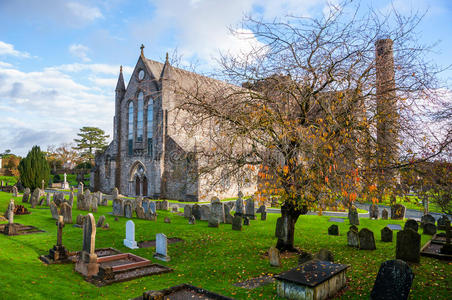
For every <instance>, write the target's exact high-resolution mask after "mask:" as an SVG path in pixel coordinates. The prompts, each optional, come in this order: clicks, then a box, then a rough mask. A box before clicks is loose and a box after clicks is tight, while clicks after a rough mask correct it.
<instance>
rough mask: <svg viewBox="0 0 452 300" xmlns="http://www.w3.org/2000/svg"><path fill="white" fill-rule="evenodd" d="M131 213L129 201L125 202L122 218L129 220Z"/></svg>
mask: <svg viewBox="0 0 452 300" xmlns="http://www.w3.org/2000/svg"><path fill="white" fill-rule="evenodd" d="M132 212H133V210H132V203H131V202H130V201H126V202H125V203H124V217H126V218H128V219H131V218H132V216H133V214H132Z"/></svg>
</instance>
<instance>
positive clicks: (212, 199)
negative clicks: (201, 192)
mask: <svg viewBox="0 0 452 300" xmlns="http://www.w3.org/2000/svg"><path fill="white" fill-rule="evenodd" d="M216 202H220V198H218V197H212V198H211V199H210V203H211V204H212V203H216Z"/></svg>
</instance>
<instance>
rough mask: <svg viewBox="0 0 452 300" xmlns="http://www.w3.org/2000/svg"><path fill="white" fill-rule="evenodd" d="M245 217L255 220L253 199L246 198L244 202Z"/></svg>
mask: <svg viewBox="0 0 452 300" xmlns="http://www.w3.org/2000/svg"><path fill="white" fill-rule="evenodd" d="M245 215H246V216H247V217H248V218H249V219H250V220H256V215H255V214H254V198H253V197H251V198H248V199H247V200H246V208H245Z"/></svg>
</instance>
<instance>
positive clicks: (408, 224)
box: [403, 219, 419, 232]
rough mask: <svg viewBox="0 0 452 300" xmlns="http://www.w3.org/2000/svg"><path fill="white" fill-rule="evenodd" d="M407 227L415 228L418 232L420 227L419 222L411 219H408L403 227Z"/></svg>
mask: <svg viewBox="0 0 452 300" xmlns="http://www.w3.org/2000/svg"><path fill="white" fill-rule="evenodd" d="M407 228H410V229H413V230H414V231H415V232H417V231H418V229H419V225H418V224H417V222H416V221H415V220H413V219H409V220H408V221H406V223H405V227H403V229H407Z"/></svg>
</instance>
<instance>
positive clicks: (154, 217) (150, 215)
mask: <svg viewBox="0 0 452 300" xmlns="http://www.w3.org/2000/svg"><path fill="white" fill-rule="evenodd" d="M144 218H145V219H146V220H149V221H156V220H157V214H155V213H153V212H152V211H151V210H150V209H148V211H147V212H145V213H144Z"/></svg>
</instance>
